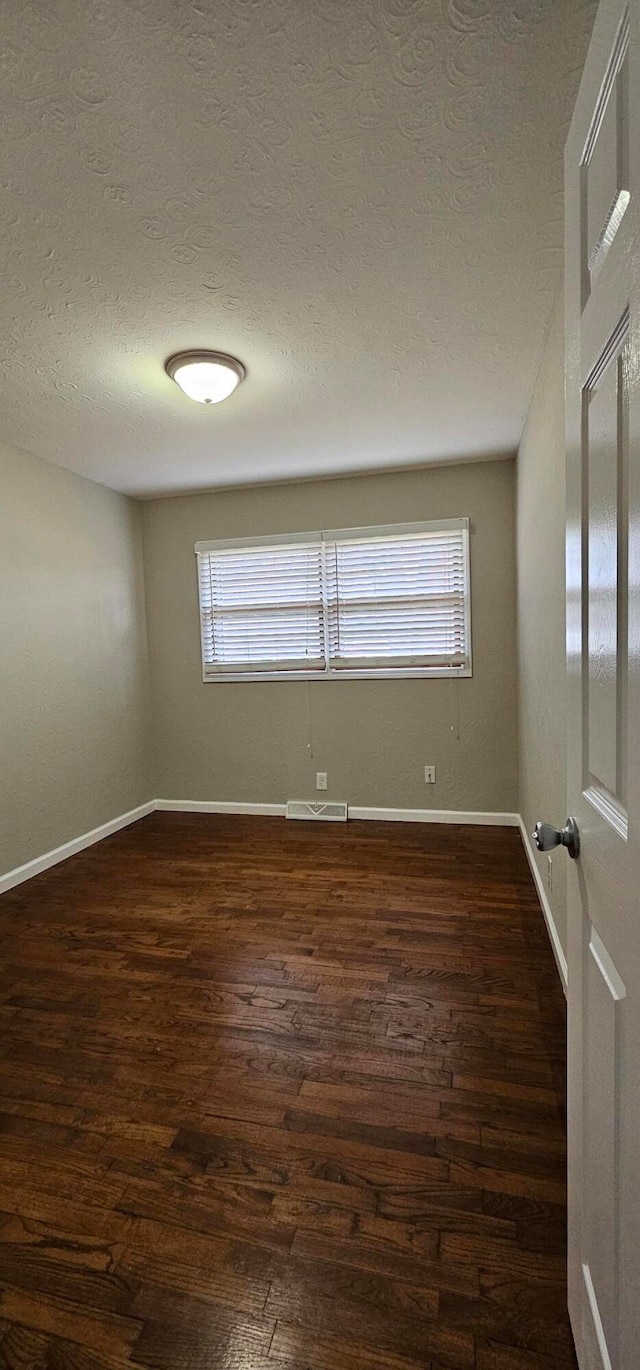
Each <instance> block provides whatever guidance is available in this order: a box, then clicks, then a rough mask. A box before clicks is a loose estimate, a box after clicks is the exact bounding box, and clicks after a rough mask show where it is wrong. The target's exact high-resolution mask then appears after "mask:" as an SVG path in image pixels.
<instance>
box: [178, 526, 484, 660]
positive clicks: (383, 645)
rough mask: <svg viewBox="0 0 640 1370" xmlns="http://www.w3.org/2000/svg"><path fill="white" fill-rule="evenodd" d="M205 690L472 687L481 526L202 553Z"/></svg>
mask: <svg viewBox="0 0 640 1370" xmlns="http://www.w3.org/2000/svg"><path fill="white" fill-rule="evenodd" d="M195 550H196V555H197V559H198V574H199V586H200V618H201V624H202V661H203V671H204V679H205V680H243V679H256V678H257V679H283V678H289V679H291V678H296V677H298V678H304V679H306V678H309V679H328V678H332V679H336V678H337V677H338V676H342V677H353V676H358V677H360V676H365V677H366V676H373V677H375V676H396V675H399V676H401V675H405V676H422V675H438V676H469V675H471V616H470V590H469V520H468V519H447V520H446V521H444V522H442V523H437V524H436V523H408V524H400V525H396V526H393V527H386V528H347V529H340V530H338V531H336V530H334V531H332V532H318V533H303V534H299V535H292V536H283V537H275V538H262V539H253V538H250V539H242V540H240V541H235V542H198V543H196V549H195Z"/></svg>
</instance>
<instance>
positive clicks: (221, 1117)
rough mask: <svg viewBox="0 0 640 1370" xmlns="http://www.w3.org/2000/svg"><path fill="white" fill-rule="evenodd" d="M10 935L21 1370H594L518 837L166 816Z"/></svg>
mask: <svg viewBox="0 0 640 1370" xmlns="http://www.w3.org/2000/svg"><path fill="white" fill-rule="evenodd" d="M0 937H1V946H2V958H3V971H2V996H1V1003H2V1008H1V1021H2V1037H1V1043H0V1094H1V1101H0V1229H1V1231H0V1241H1V1245H0V1365H1V1366H3V1367H8V1368H10V1370H28V1368H30V1367H33V1370H36V1368H39V1367H49V1368H50V1370H63V1367H70V1370H99V1367H111V1370H115V1368H116V1367H123V1366H131V1365H132V1364H133V1365H138V1366H142V1367H157V1370H418V1367H420V1370H427V1367H428V1368H429V1370H444V1367H448V1368H449V1370H472V1367H473V1368H474V1370H556V1367H557V1368H558V1370H566V1367H567V1366H572V1365H574V1364H575V1362H574V1358H573V1349H572V1342H571V1336H570V1331H569V1325H568V1321H567V1315H566V1310H565V1305H566V1289H565V1135H564V1122H563V1087H564V1069H565V1019H564V999H563V995H562V991H561V988H560V984H559V980H558V976H557V972H556V969H555V966H554V962H553V959H552V954H551V951H550V948H549V945H548V942H547V937H546V933H545V929H544V924H543V920H542V915H541V913H540V910H539V907H538V903H537V899H536V896H535V893H534V889H533V886H532V883H531V880H530V876H529V873H528V868H527V865H526V860H525V857H524V854H523V852H522V848H521V843H520V838H519V835H518V833H517V832H516V831H515V830H513V829H498V828H473V827H459V828H454V827H431V826H423V825H408V824H395V823H384V824H383V823H363V822H353V823H350V824H348V825H341V824H321V823H318V824H308V823H287V822H285V821H284V820H282V819H260V818H253V817H252V818H246V819H244V818H236V817H209V816H202V815H197V816H196V815H181V814H155V815H153V816H151V817H149V818H147V819H144V820H143V821H142V822H139V823H137V824H136V825H135V826H133V827H131V828H128V829H126V830H125V831H123V832H121V833H119V834H118V835H117V836H115V837H112V838H109V839H108V840H107V841H104V842H102V843H100V844H98V845H97V846H95V847H92V848H91V849H90V850H88V851H87V852H85V853H83V854H82V855H80V856H76V857H74V858H73V859H72V860H70V861H68V862H66V863H65V864H63V865H60V866H58V867H56V868H54V869H52V870H51V871H49V872H48V873H47V874H45V875H41V876H39V877H38V878H37V879H34V880H32V881H30V882H29V883H28V884H25V885H22V886H19V887H18V888H16V889H15V890H14V891H12V892H11V893H10V894H6V895H4V896H3V897H2V899H0Z"/></svg>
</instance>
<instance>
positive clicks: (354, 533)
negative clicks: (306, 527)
mask: <svg viewBox="0 0 640 1370" xmlns="http://www.w3.org/2000/svg"><path fill="white" fill-rule="evenodd" d="M454 529H456V530H457V529H460V530H461V531H462V546H463V561H464V608H465V616H464V617H465V664H464V665H462V666H395V667H394V666H382V667H381V666H376V667H357V668H349V669H341V668H339V669H336V668H335V667H332V666H331V664H330V661H329V657H328V651H327V650H326V646H327V627H326V625H327V623H328V615H327V597H326V589H327V581H326V577H325V576H323V580H322V585H323V596H324V603H325V615H324V618H325V657H326V661H325V666H324V668H323V669H321V670H318V669H316V670H306V669H304V668H302V669H301V670H297V669H295V668H294V669H291V668H288V669H282V670H269V671H261V670H252V669H251V667H250V666H248V667H246V668H244V669H243V670H232V671H225V670H220V669H217V670H215V671H212V670H210V669H209V670H207V663H206V661H205V646H204V644H205V628H204V616H203V611H202V596H201V594H200V584H201V579H200V557H201V556H202V555H204V556H206V555H207V553H209V552H225V551H228V552H232V551H239V552H240V551H242V550H243V549H248V548H253V547H255V548H260V547H265V548H267V547H285V546H295V545H296V544H301V543H305V542H318V543H320V544H321V546H323V547H324V546H325V545H326V544H327V543H332V542H338V541H348V540H350V539H366V538H371V539H372V540H373V539H375V538H384V537H390V538H391V537H402V536H411V535H412V534H420V533H439V532H448V531H452V530H454ZM469 531H470V521H469V518H468V517H463V518H450V519H430V520H428V521H421V522H419V523H388V524H378V525H373V526H370V527H362V528H332V529H324V530H317V531H312V532H306V533H280V534H269V535H267V536H265V537H245V538H218V539H214V540H210V541H204V542H196V544H195V547H194V552H195V557H196V567H197V590H198V608H199V619H200V651H201V659H202V679H203V682H204V684H206V685H209V684H214V685H215V684H238V683H239V682H240V681H245V682H247V683H249V682H252V681H253V682H255V681H273V680H279V681H287V680H288V681H296V680H425V679H431V680H460V679H462V680H466V679H470V678H471V677H472V676H473V659H472V635H471V546H470V537H469ZM323 556H324V554H323Z"/></svg>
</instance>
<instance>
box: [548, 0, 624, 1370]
mask: <svg viewBox="0 0 640 1370" xmlns="http://www.w3.org/2000/svg"><path fill="white" fill-rule="evenodd" d="M639 62H640V4H639V3H638V0H633V3H632V4H631V5H629V6H625V4H624V3H622V0H602V2H601V5H600V9H599V11H598V15H597V19H596V24H595V28H594V34H593V39H592V43H591V46H590V49H589V54H588V57H587V62H586V66H585V71H584V75H583V79H582V83H581V86H580V91H579V94H578V99H577V102H576V109H575V114H574V118H573V122H572V125H571V131H570V134H569V139H568V142H567V149H566V160H565V223H566V238H565V301H566V311H565V312H566V399H567V671H568V793H569V808H570V811H571V813H572V814H574V815H575V816H576V818H577V820H578V824H579V827H580V834H581V853H580V857H579V860H578V861H576V862H572V863H571V870H570V872H569V887H568V894H569V919H568V965H569V992H568V1000H569V1081H568V1084H569V1304H570V1313H571V1320H572V1325H573V1329H574V1336H575V1340H576V1349H577V1353H578V1359H579V1362H580V1367H581V1370H636V1367H637V1366H638V1365H640V1349H639V1348H640V325H639V320H640V231H639V220H638V202H639V198H640V163H639V157H640V148H639V136H640V74H639V69H638V68H639Z"/></svg>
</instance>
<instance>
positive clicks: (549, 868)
mask: <svg viewBox="0 0 640 1370" xmlns="http://www.w3.org/2000/svg"><path fill="white" fill-rule="evenodd" d="M547 889H548V891H549V894H551V892H552V890H553V858H552V857H551V856H548V857H547Z"/></svg>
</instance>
